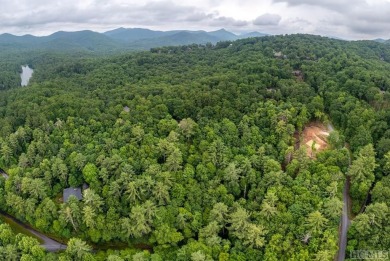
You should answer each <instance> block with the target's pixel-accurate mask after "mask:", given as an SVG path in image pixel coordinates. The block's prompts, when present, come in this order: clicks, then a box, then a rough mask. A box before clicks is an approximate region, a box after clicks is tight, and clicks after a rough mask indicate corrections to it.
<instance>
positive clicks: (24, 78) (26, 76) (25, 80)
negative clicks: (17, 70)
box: [20, 65, 34, 86]
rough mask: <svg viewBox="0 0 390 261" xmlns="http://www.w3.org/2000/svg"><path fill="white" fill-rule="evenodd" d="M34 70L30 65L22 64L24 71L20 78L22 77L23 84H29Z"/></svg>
mask: <svg viewBox="0 0 390 261" xmlns="http://www.w3.org/2000/svg"><path fill="white" fill-rule="evenodd" d="M33 72H34V70H33V69H31V68H30V67H29V66H28V65H25V66H22V73H21V74H20V78H21V79H22V84H21V85H22V86H27V85H28V82H29V81H30V78H31V76H32V74H33Z"/></svg>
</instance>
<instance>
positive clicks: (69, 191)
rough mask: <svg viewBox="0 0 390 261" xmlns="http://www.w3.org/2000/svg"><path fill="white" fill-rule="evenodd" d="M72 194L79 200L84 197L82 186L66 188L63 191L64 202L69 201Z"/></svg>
mask: <svg viewBox="0 0 390 261" xmlns="http://www.w3.org/2000/svg"><path fill="white" fill-rule="evenodd" d="M70 196H75V197H76V198H77V199H78V200H82V199H83V194H82V193H81V188H73V187H70V188H66V189H64V193H63V198H62V199H63V202H68V200H69V197H70Z"/></svg>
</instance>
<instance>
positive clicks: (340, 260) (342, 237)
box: [327, 123, 351, 261]
mask: <svg viewBox="0 0 390 261" xmlns="http://www.w3.org/2000/svg"><path fill="white" fill-rule="evenodd" d="M327 127H328V130H329V132H332V131H334V128H333V126H332V124H330V123H328V124H327ZM349 161H350V162H349V164H351V157H350V158H349ZM349 186H350V184H349V180H348V179H346V180H345V184H344V189H343V210H342V214H341V220H340V231H339V251H338V253H337V256H336V258H335V260H337V261H344V260H345V252H346V248H347V241H348V240H347V235H348V228H349V225H350V224H351V221H350V220H349V216H348V212H349Z"/></svg>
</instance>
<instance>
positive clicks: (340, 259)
mask: <svg viewBox="0 0 390 261" xmlns="http://www.w3.org/2000/svg"><path fill="white" fill-rule="evenodd" d="M348 195H349V180H346V181H345V185H344V190H343V202H344V205H343V212H342V215H341V227H340V234H339V252H338V254H337V261H344V260H345V250H346V248H347V233H348V227H349V225H350V223H351V221H350V220H349V217H348V209H349V207H348Z"/></svg>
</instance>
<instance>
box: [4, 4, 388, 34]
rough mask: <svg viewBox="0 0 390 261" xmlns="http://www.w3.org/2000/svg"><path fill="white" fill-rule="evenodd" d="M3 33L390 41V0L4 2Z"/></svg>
mask: <svg viewBox="0 0 390 261" xmlns="http://www.w3.org/2000/svg"><path fill="white" fill-rule="evenodd" d="M0 6H1V12H0V33H3V32H9V33H16V34H24V33H32V34H38V35H42V34H48V33H52V32H54V31H58V30H83V29H91V30H97V31H104V30H108V29H113V28H116V27H121V26H123V27H148V28H151V29H159V30H171V29H195V30H197V29H203V30H214V29H219V28H222V27H223V28H226V29H228V30H232V31H235V32H241V31H253V30H259V31H262V32H265V33H274V34H278V33H314V34H327V35H332V36H339V37H342V38H351V39H357V38H365V39H372V38H376V37H384V38H390V31H389V28H390V15H389V14H390V0H343V1H341V0H321V1H315V0H261V1H259V0H224V1H217V0H197V1H193V0H180V1H179V0H144V1H135V0H83V1H80V0H67V1H62V0H18V1H17V2H14V1H8V0H7V1H5V0H0Z"/></svg>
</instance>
